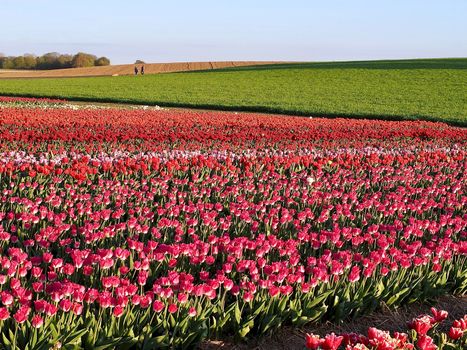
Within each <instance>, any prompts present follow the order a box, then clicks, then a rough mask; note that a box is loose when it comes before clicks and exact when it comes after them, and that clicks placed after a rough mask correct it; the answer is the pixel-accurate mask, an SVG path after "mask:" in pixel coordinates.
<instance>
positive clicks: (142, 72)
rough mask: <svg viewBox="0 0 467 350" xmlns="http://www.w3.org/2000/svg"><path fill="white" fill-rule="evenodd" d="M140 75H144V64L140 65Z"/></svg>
mask: <svg viewBox="0 0 467 350" xmlns="http://www.w3.org/2000/svg"><path fill="white" fill-rule="evenodd" d="M141 75H144V66H141Z"/></svg>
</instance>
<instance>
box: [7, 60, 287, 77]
mask: <svg viewBox="0 0 467 350" xmlns="http://www.w3.org/2000/svg"><path fill="white" fill-rule="evenodd" d="M275 63H284V62H272V61H223V62H178V63H148V64H144V72H145V74H158V73H170V72H184V71H194V70H209V69H219V68H228V67H241V66H254V65H263V64H275ZM135 66H137V67H138V69H139V68H141V66H142V65H141V64H137V65H135V64H121V65H112V66H104V67H88V68H66V69H53V70H10V69H0V78H66V77H92V76H114V75H133V74H134V67H135Z"/></svg>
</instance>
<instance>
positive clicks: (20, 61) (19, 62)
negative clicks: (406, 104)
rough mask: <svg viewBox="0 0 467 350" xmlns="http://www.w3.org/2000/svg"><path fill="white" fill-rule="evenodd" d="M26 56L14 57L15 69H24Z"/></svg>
mask: <svg viewBox="0 0 467 350" xmlns="http://www.w3.org/2000/svg"><path fill="white" fill-rule="evenodd" d="M24 66H25V65H24V57H23V56H17V57H15V58H13V68H15V69H24Z"/></svg>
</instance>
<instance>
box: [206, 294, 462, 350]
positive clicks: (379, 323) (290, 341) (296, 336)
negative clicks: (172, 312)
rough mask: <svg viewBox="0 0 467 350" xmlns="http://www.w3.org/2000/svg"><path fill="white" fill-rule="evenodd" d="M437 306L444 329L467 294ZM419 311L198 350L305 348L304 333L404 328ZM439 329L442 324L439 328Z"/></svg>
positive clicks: (417, 307) (458, 314) (422, 309)
mask: <svg viewBox="0 0 467 350" xmlns="http://www.w3.org/2000/svg"><path fill="white" fill-rule="evenodd" d="M433 306H434V307H436V308H437V309H442V310H446V311H448V312H449V317H448V319H447V320H445V321H444V322H443V324H442V326H444V330H445V331H447V330H448V329H449V327H450V325H451V324H452V322H453V321H454V320H455V319H459V318H462V317H463V316H464V315H465V314H466V313H467V295H465V296H461V297H453V296H444V297H441V298H440V299H438V300H437V302H436V303H435V304H434V305H433ZM421 314H430V306H428V305H426V304H413V305H408V306H404V307H401V308H399V309H397V310H389V309H386V310H381V311H379V312H376V313H373V314H371V315H368V316H365V317H361V318H359V319H358V320H348V321H346V322H344V323H342V324H334V323H330V322H328V323H324V324H315V325H311V326H308V327H305V328H304V329H297V328H291V327H284V328H282V329H280V330H279V331H277V332H275V333H273V334H272V335H270V336H268V337H264V338H259V339H256V338H253V339H251V340H250V341H249V342H247V343H243V344H234V342H233V341H230V340H225V341H208V342H204V343H203V344H202V345H201V346H200V349H201V350H219V349H222V350H249V349H254V350H295V349H297V350H303V349H304V348H305V334H306V333H314V334H319V335H321V336H324V335H326V334H328V333H331V332H334V333H336V334H342V333H350V332H355V333H359V334H364V335H366V334H367V330H368V328H369V327H376V328H379V329H381V330H385V331H391V332H393V331H399V332H402V331H404V332H405V331H407V323H408V322H410V321H411V320H412V319H413V318H415V317H417V316H418V315H421ZM442 328H443V327H442Z"/></svg>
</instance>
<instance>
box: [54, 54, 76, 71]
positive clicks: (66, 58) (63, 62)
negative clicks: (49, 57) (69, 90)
mask: <svg viewBox="0 0 467 350" xmlns="http://www.w3.org/2000/svg"><path fill="white" fill-rule="evenodd" d="M57 61H58V64H59V65H60V68H71V62H72V61H73V56H72V55H60V56H59V57H58V58H57Z"/></svg>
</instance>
